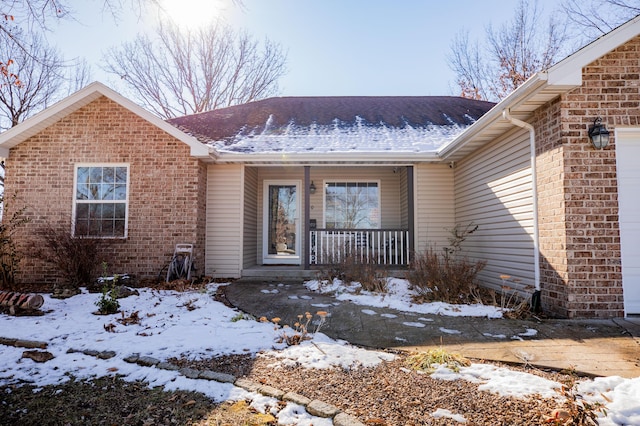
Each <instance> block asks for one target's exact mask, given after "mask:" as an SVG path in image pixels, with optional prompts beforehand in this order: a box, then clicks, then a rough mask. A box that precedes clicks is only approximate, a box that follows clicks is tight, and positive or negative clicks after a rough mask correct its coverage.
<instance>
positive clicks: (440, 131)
mask: <svg viewBox="0 0 640 426" xmlns="http://www.w3.org/2000/svg"><path fill="white" fill-rule="evenodd" d="M270 118H271V117H270ZM269 121H270V120H267V122H266V123H265V126H264V128H263V129H262V130H256V129H252V130H251V131H249V132H246V129H243V130H242V131H241V132H239V133H238V134H237V135H235V136H234V137H233V138H229V139H225V140H218V141H211V142H209V145H211V146H213V147H214V148H215V149H216V150H217V151H218V152H220V153H224V152H234V153H256V152H261V153H310V152H313V153H321V152H353V151H362V152H384V151H394V152H435V151H437V150H438V149H439V148H440V147H441V146H443V145H444V144H446V143H448V142H449V141H451V140H453V139H454V138H455V137H456V136H457V135H459V134H460V133H462V132H463V131H464V130H465V129H466V128H467V127H468V125H460V124H456V123H452V124H449V125H427V126H422V127H413V126H411V125H409V124H406V125H405V126H404V127H400V128H398V127H390V126H387V125H385V124H384V123H380V124H378V125H372V124H368V123H366V122H365V121H364V120H358V122H357V123H356V125H355V126H350V125H346V124H345V123H341V122H340V121H339V120H337V119H336V120H335V123H334V124H333V125H320V124H315V123H313V124H311V125H308V126H300V125H296V124H295V123H293V122H292V123H290V124H289V125H288V126H286V127H285V128H284V129H275V130H274V129H272V128H271V127H270V125H269Z"/></svg>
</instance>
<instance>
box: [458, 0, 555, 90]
mask: <svg viewBox="0 0 640 426" xmlns="http://www.w3.org/2000/svg"><path fill="white" fill-rule="evenodd" d="M539 17H540V13H539V11H538V4H537V0H535V1H534V2H533V4H532V5H530V4H529V2H528V1H527V0H520V2H519V3H518V7H517V9H516V12H515V14H514V18H513V19H512V20H511V21H510V22H508V23H506V24H504V25H502V26H501V27H500V28H499V29H498V30H494V29H493V28H492V27H491V26H488V27H487V29H486V35H487V40H486V45H484V46H480V45H479V44H478V43H476V44H470V43H469V35H468V33H465V32H462V33H459V34H458V36H456V38H455V39H454V41H453V42H452V44H451V54H450V55H449V57H448V61H449V66H450V68H451V69H452V70H453V71H454V72H455V73H456V78H457V81H456V83H457V84H458V86H459V87H460V91H461V96H465V97H470V98H475V99H484V100H490V101H498V100H500V99H502V98H504V97H505V96H506V95H508V94H509V93H511V92H512V91H513V90H514V89H516V88H517V87H518V86H520V85H521V84H522V83H524V82H525V81H526V80H527V79H528V78H529V77H531V76H532V75H533V74H535V73H536V72H538V71H541V70H544V69H547V68H549V67H550V66H551V65H553V64H554V62H555V61H557V60H558V59H559V58H560V57H561V55H562V53H563V49H564V48H565V47H566V46H565V44H564V43H565V41H566V40H567V35H566V31H565V26H564V25H562V24H560V23H559V22H558V21H557V20H556V19H554V18H553V17H552V18H550V19H549V21H548V23H547V25H546V27H543V26H542V25H541V24H540V22H539V20H540V18H539ZM542 28H544V30H543V29H542Z"/></svg>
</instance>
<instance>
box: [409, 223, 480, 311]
mask: <svg viewBox="0 0 640 426" xmlns="http://www.w3.org/2000/svg"><path fill="white" fill-rule="evenodd" d="M477 230H478V226H477V225H474V224H473V223H469V224H468V225H466V226H464V227H463V226H461V225H456V226H455V227H454V228H453V229H450V230H449V233H450V234H451V235H450V236H449V238H448V239H449V246H448V247H444V248H443V251H442V252H441V253H438V252H436V251H435V250H434V248H433V247H430V248H428V249H427V250H426V251H425V252H423V253H421V254H416V255H415V256H414V259H413V260H412V261H411V264H410V268H409V273H408V274H407V279H408V280H409V282H410V283H411V286H412V287H413V289H415V290H416V291H417V292H418V295H419V297H418V299H419V301H428V302H430V301H433V300H438V301H443V302H448V303H467V302H468V301H470V300H474V299H478V294H477V291H476V290H477V288H478V286H477V284H476V276H477V275H478V273H479V272H480V271H482V270H483V269H484V267H485V266H486V264H487V262H485V261H475V262H474V261H471V260H469V259H467V258H466V257H460V256H459V252H460V250H461V249H462V247H461V244H462V242H463V241H465V240H466V239H467V238H468V237H469V235H471V234H473V233H474V232H476V231H477Z"/></svg>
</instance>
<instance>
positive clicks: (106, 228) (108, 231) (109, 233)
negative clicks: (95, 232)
mask: <svg viewBox="0 0 640 426" xmlns="http://www.w3.org/2000/svg"><path fill="white" fill-rule="evenodd" d="M100 227H101V231H100V235H101V236H103V237H113V236H115V235H114V233H113V220H101V221H100Z"/></svg>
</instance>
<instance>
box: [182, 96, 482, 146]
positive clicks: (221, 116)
mask: <svg viewBox="0 0 640 426" xmlns="http://www.w3.org/2000/svg"><path fill="white" fill-rule="evenodd" d="M493 105H494V104H493V103H491V102H485V101H478V100H473V99H465V98H460V97H453V96H334V97H285V98H269V99H264V100H261V101H256V102H250V103H247V104H243V105H236V106H232V107H228V108H221V109H217V110H214V111H209V112H205V113H200V114H194V115H190V116H185V117H178V118H174V119H171V120H169V123H171V124H173V125H174V126H176V127H178V128H180V129H181V130H183V131H184V132H186V133H189V134H191V135H193V136H195V137H198V139H199V140H200V141H202V142H204V143H206V144H208V145H210V146H213V147H214V148H215V149H216V150H217V151H218V152H219V153H221V154H224V153H225V152H228V153H236V154H255V153H324V152H327V153H328V152H334V153H335V152H369V153H371V152H389V151H393V152H407V153H414V152H415V153H424V152H435V151H437V150H438V149H439V148H440V147H441V146H443V145H445V144H446V143H449V142H450V141H452V140H453V139H455V137H456V136H458V135H459V134H460V133H462V132H463V131H464V130H465V129H466V128H467V127H469V126H470V125H471V124H473V123H474V122H475V121H476V120H477V119H478V118H480V117H481V116H482V115H484V114H485V113H486V112H487V111H488V110H489V109H491V107H493Z"/></svg>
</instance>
